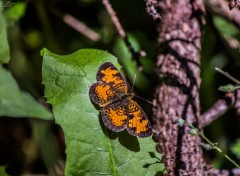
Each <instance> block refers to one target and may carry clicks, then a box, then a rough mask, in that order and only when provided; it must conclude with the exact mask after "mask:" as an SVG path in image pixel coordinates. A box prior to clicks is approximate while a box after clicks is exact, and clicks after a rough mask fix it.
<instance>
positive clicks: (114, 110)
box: [101, 101, 127, 132]
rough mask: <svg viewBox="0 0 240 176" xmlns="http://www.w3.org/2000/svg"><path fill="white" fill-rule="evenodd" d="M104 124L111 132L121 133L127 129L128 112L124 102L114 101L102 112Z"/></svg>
mask: <svg viewBox="0 0 240 176" xmlns="http://www.w3.org/2000/svg"><path fill="white" fill-rule="evenodd" d="M101 116H102V119H103V123H104V124H105V126H106V127H108V128H109V129H110V130H112V131H115V132H119V131H122V130H124V129H125V128H126V124H127V111H126V106H125V104H124V101H114V102H113V103H110V104H109V105H107V106H105V107H103V108H102V110H101Z"/></svg>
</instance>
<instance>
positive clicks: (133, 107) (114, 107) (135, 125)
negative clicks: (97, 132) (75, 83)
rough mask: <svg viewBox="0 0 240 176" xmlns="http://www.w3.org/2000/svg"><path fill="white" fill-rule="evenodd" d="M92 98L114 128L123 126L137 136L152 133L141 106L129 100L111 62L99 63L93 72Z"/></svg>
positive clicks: (124, 84)
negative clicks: (94, 73) (94, 74)
mask: <svg viewBox="0 0 240 176" xmlns="http://www.w3.org/2000/svg"><path fill="white" fill-rule="evenodd" d="M89 96H90V97H91V99H92V101H93V102H94V103H96V104H98V105H99V106H100V107H101V116H102V119H103V122H104V124H105V126H106V127H108V128H109V129H110V130H112V131H115V132H120V131H123V130H124V129H127V131H128V133H129V134H131V135H133V136H138V137H149V136H151V135H152V127H151V125H150V123H149V120H148V118H147V116H146V114H145V113H144V111H143V110H142V108H141V107H140V106H139V105H138V104H137V103H136V102H135V101H133V100H132V98H133V96H134V94H133V93H128V90H127V85H126V82H125V80H124V79H123V77H122V75H121V73H120V72H119V71H118V70H117V68H116V67H115V66H114V65H113V64H112V63H111V62H105V63H103V64H102V65H101V66H100V67H99V69H98V72H97V82H96V83H94V84H93V85H92V86H91V87H90V89H89Z"/></svg>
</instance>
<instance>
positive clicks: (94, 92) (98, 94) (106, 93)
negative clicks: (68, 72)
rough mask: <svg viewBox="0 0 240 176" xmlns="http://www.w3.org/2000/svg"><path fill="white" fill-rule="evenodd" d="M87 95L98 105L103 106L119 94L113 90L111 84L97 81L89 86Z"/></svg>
mask: <svg viewBox="0 0 240 176" xmlns="http://www.w3.org/2000/svg"><path fill="white" fill-rule="evenodd" d="M89 96H90V97H91V99H92V101H93V102H94V103H96V104H98V105H99V106H100V107H104V106H106V105H107V104H109V103H111V102H112V101H114V100H115V99H117V98H119V94H117V93H116V92H115V91H114V89H113V88H112V86H111V85H109V84H106V83H104V82H99V81H98V82H96V83H94V84H93V85H92V86H91V87H90V89H89Z"/></svg>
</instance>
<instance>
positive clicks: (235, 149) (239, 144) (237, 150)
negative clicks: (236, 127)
mask: <svg viewBox="0 0 240 176" xmlns="http://www.w3.org/2000/svg"><path fill="white" fill-rule="evenodd" d="M231 151H232V153H233V154H235V155H236V156H237V158H238V159H240V139H238V140H237V141H236V143H235V144H234V145H232V146H231Z"/></svg>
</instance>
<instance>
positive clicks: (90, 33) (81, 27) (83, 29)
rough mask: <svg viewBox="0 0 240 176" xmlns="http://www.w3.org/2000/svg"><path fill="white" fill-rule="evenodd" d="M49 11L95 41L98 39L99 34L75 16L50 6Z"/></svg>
mask: <svg viewBox="0 0 240 176" xmlns="http://www.w3.org/2000/svg"><path fill="white" fill-rule="evenodd" d="M50 12H51V13H52V14H53V15H55V16H56V17H58V18H60V19H62V20H63V21H64V22H65V23H66V24H67V25H69V26H70V27H72V28H73V29H75V30H76V31H78V32H80V33H81V34H83V35H84V36H86V37H87V38H89V39H90V40H92V41H94V42H97V41H99V40H100V35H99V34H98V33H96V32H95V31H93V30H92V29H91V28H89V27H88V26H87V25H86V24H84V23H83V22H81V21H80V20H78V19H77V18H75V17H73V16H72V15H70V14H63V13H62V12H60V11H59V10H57V9H56V8H52V9H51V10H50Z"/></svg>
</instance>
